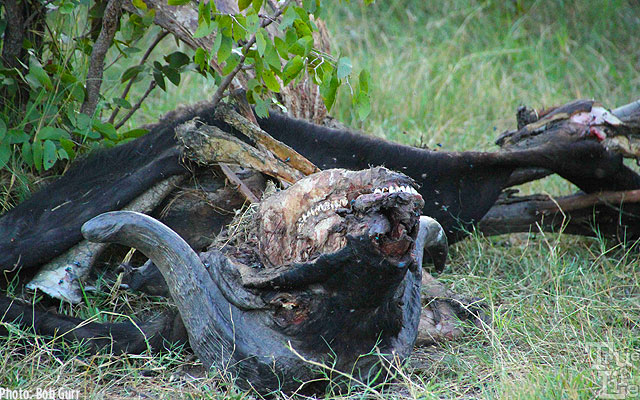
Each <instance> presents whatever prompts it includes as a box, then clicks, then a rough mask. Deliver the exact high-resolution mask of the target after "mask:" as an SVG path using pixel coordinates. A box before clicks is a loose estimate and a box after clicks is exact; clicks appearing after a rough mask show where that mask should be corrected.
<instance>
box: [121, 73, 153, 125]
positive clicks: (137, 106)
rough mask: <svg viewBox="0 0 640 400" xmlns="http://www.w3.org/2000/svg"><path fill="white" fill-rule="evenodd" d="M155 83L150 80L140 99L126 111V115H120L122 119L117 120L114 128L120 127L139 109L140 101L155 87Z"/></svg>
mask: <svg viewBox="0 0 640 400" xmlns="http://www.w3.org/2000/svg"><path fill="white" fill-rule="evenodd" d="M156 85H157V84H156V81H151V82H149V87H148V88H147V91H146V92H144V94H143V95H142V97H141V98H140V100H138V102H137V103H136V104H135V105H134V106H133V107H131V110H129V112H128V113H127V115H125V116H124V117H122V119H121V120H120V122H118V123H117V124H116V125H115V128H116V129H120V127H121V126H122V125H124V123H125V122H127V120H128V119H129V118H131V116H132V115H133V114H134V113H135V112H136V111H138V109H139V108H140V106H141V105H142V102H143V101H144V100H145V99H146V98H147V96H149V93H151V91H152V90H153V89H155V87H156Z"/></svg>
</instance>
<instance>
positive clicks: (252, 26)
mask: <svg viewBox="0 0 640 400" xmlns="http://www.w3.org/2000/svg"><path fill="white" fill-rule="evenodd" d="M245 26H246V27H247V32H248V33H249V34H254V33H256V32H257V31H258V29H260V18H258V15H256V14H249V15H247V23H246V25H245Z"/></svg>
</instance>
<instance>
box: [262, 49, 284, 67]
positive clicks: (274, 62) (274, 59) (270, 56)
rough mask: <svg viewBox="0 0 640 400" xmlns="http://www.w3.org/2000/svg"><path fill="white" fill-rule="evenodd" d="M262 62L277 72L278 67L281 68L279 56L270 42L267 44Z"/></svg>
mask: <svg viewBox="0 0 640 400" xmlns="http://www.w3.org/2000/svg"><path fill="white" fill-rule="evenodd" d="M264 60H265V61H266V62H267V64H269V65H270V66H271V67H272V68H276V69H278V71H279V70H280V67H282V64H281V62H280V56H278V52H277V51H276V48H275V47H273V44H272V43H271V42H267V48H266V50H265V52H264Z"/></svg>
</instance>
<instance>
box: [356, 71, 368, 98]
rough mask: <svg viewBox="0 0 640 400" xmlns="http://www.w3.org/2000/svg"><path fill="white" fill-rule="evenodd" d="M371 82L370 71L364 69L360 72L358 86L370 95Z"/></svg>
mask: <svg viewBox="0 0 640 400" xmlns="http://www.w3.org/2000/svg"><path fill="white" fill-rule="evenodd" d="M370 81H371V75H370V74H369V71H367V70H366V69H363V70H362V71H360V76H359V77H358V84H359V85H360V90H361V91H364V92H365V93H369V82H370Z"/></svg>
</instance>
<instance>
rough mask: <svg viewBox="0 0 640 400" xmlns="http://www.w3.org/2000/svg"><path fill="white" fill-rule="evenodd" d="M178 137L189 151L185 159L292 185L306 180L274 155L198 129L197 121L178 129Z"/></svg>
mask: <svg viewBox="0 0 640 400" xmlns="http://www.w3.org/2000/svg"><path fill="white" fill-rule="evenodd" d="M176 136H177V137H178V139H179V140H180V141H181V142H182V143H183V145H184V147H185V155H186V156H187V157H188V158H190V159H192V160H194V161H196V162H198V163H201V164H205V165H209V164H219V163H221V162H222V163H228V164H238V165H242V166H243V167H247V168H252V169H254V170H256V171H260V172H262V173H264V174H267V175H269V176H272V177H274V178H276V179H279V180H280V181H282V182H285V183H289V184H291V183H294V182H296V181H298V180H299V179H301V178H303V177H304V175H303V174H302V173H301V172H300V171H298V170H296V169H294V168H291V166H289V165H287V164H286V163H283V162H282V161H280V160H278V159H277V158H275V157H274V156H273V155H272V154H271V153H269V152H267V151H263V150H260V149H256V148H254V147H251V146H249V145H248V144H246V143H244V142H242V141H241V140H239V139H237V138H235V137H232V136H230V135H228V134H227V133H225V132H223V131H222V130H220V129H219V128H217V127H215V126H208V125H203V124H201V125H200V126H197V122H196V121H189V122H187V123H185V124H182V125H180V126H178V127H177V128H176Z"/></svg>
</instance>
